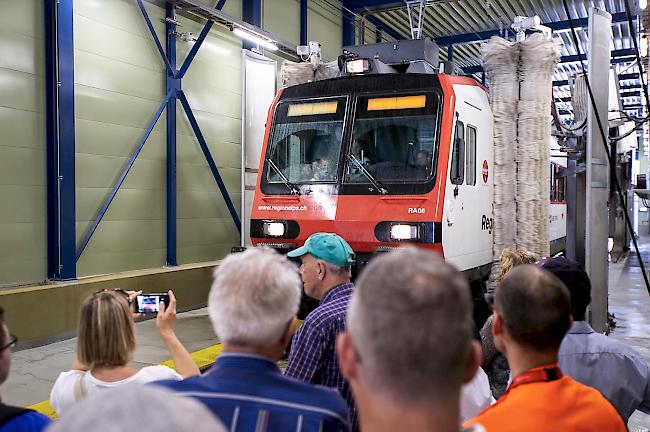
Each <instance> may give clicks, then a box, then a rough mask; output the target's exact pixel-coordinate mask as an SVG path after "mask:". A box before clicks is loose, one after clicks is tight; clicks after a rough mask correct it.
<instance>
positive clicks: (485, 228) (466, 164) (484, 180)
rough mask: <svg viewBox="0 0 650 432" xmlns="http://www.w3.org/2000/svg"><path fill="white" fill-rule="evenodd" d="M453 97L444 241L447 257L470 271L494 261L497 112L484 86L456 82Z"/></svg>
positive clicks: (443, 218) (448, 142)
mask: <svg viewBox="0 0 650 432" xmlns="http://www.w3.org/2000/svg"><path fill="white" fill-rule="evenodd" d="M451 82H452V83H453V81H451ZM453 94H454V96H455V109H454V120H453V129H452V130H453V135H452V137H451V139H450V140H449V141H447V144H446V145H448V146H449V147H450V157H449V160H448V161H447V165H446V167H445V168H446V170H447V172H448V173H449V175H448V176H447V179H446V180H445V181H446V188H445V189H446V193H445V196H444V211H443V217H442V241H443V249H444V253H445V259H447V260H448V261H450V262H451V263H453V264H454V265H456V267H458V268H459V269H460V270H468V269H474V268H479V267H481V266H486V265H488V264H489V263H490V262H491V260H492V237H493V226H494V225H493V217H492V211H493V205H492V200H493V174H492V167H493V135H492V112H491V110H490V105H489V102H488V98H487V94H486V93H485V91H484V89H483V88H482V87H480V86H478V85H475V84H473V83H471V84H466V83H463V82H461V83H453Z"/></svg>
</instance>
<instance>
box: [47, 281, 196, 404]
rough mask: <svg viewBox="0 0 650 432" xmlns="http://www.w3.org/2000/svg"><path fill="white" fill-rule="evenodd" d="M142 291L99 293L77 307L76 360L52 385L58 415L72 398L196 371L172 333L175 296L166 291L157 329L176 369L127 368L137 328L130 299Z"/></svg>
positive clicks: (78, 398) (191, 373) (190, 373)
mask: <svg viewBox="0 0 650 432" xmlns="http://www.w3.org/2000/svg"><path fill="white" fill-rule="evenodd" d="M138 294H140V292H126V291H122V290H104V291H98V292H96V293H94V294H93V295H91V296H90V297H88V298H87V299H86V300H85V301H84V303H83V304H82V306H81V313H80V317H79V328H78V338H77V360H75V362H74V363H73V365H72V367H71V368H70V370H69V371H68V372H62V373H61V374H60V375H59V377H58V378H57V380H56V382H55V383H54V387H53V388H52V393H51V394H50V402H51V404H52V407H53V408H54V410H55V411H56V412H57V414H58V415H59V416H61V415H63V414H64V413H65V412H66V411H68V410H69V409H70V407H72V406H73V405H74V404H75V403H76V402H78V401H80V400H82V399H84V398H85V397H86V396H87V395H92V394H94V393H96V392H100V391H102V390H105V389H110V388H114V387H119V386H122V385H125V384H129V383H138V384H144V383H148V382H152V381H158V380H165V379H166V380H169V379H172V380H180V379H182V378H183V377H187V376H191V375H198V374H199V373H200V372H199V369H198V367H197V366H196V364H195V363H194V361H193V360H192V357H191V356H190V354H189V352H188V351H187V350H186V349H185V347H183V345H182V344H181V342H180V341H179V340H178V338H177V337H176V334H175V333H174V324H175V322H176V298H175V297H174V293H173V292H171V291H169V307H167V308H165V306H164V303H161V304H160V311H159V312H158V316H157V317H156V327H157V328H158V332H159V333H160V336H161V338H162V340H163V342H164V343H165V345H166V346H167V349H168V350H169V353H170V354H171V357H172V359H173V360H174V364H175V365H176V370H177V371H178V372H176V371H174V370H173V369H171V368H169V367H167V366H146V367H143V368H142V369H139V370H138V369H134V368H132V367H129V366H128V363H129V362H130V361H131V360H132V358H133V353H134V351H135V326H134V322H133V317H134V315H133V312H132V311H131V306H130V302H131V300H132V299H133V298H135V296H136V295H138Z"/></svg>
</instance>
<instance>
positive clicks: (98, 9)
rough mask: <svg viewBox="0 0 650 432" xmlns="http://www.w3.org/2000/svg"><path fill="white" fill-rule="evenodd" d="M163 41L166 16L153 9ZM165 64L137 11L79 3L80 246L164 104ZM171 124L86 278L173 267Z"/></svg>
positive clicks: (96, 249) (109, 224)
mask: <svg viewBox="0 0 650 432" xmlns="http://www.w3.org/2000/svg"><path fill="white" fill-rule="evenodd" d="M145 6H146V9H147V11H148V12H149V14H150V17H151V21H152V23H153V25H154V27H155V28H156V30H157V32H158V35H159V37H162V36H163V35H164V25H163V23H162V22H161V21H160V19H161V18H162V17H163V16H164V11H162V10H161V9H160V8H158V7H156V6H154V5H151V4H149V3H146V2H145ZM164 86H165V82H164V68H163V62H162V59H160V58H159V55H158V52H157V50H156V47H155V45H154V42H153V39H152V38H151V35H150V34H149V31H148V30H147V28H146V24H145V22H144V19H143V17H142V15H141V13H140V11H139V9H138V7H137V4H136V3H135V2H133V1H128V0H112V1H111V2H110V5H108V4H107V3H106V2H101V1H88V0H77V1H75V110H76V112H75V115H76V151H77V154H76V181H77V185H76V186H77V241H79V240H80V239H81V238H82V237H83V236H84V234H85V232H86V230H87V229H88V227H89V226H90V224H91V222H92V220H94V218H95V217H96V214H97V212H98V209H99V207H100V206H101V204H102V202H103V201H104V199H105V198H106V196H107V195H108V194H109V192H110V189H111V187H112V186H113V184H114V183H115V181H116V180H117V178H118V176H119V174H120V172H121V171H122V168H123V167H124V166H125V164H126V163H127V161H128V158H129V156H130V154H131V152H132V151H133V149H134V148H135V146H136V145H137V143H138V141H139V140H140V138H141V136H142V135H143V133H144V130H145V128H146V127H147V125H148V124H149V122H150V121H151V119H152V118H153V115H154V113H155V111H156V109H157V108H158V107H159V105H160V102H161V101H162V98H163V97H164ZM165 158H166V155H165V116H164V114H163V115H162V116H161V117H160V119H159V120H158V123H157V124H156V127H155V128H154V131H153V132H152V134H151V135H150V137H149V139H148V140H147V142H146V143H145V147H144V149H143V150H142V152H141V154H140V156H139V157H138V159H137V160H136V161H135V163H134V164H133V167H132V168H131V171H130V173H129V175H128V176H127V177H126V179H125V181H124V183H123V184H122V187H121V188H120V190H119V191H118V193H117V195H116V196H115V199H114V200H113V202H112V203H111V206H110V207H109V208H108V211H107V212H106V214H105V216H104V218H103V219H102V222H101V223H100V224H99V226H98V227H97V230H96V231H95V233H94V235H93V237H92V238H91V240H90V242H89V243H88V246H87V247H86V249H85V251H84V253H83V254H82V256H81V258H80V259H79V261H78V263H77V274H78V275H79V276H87V275H95V274H105V273H114V272H119V271H126V270H134V269H141V268H149V267H160V266H162V265H163V264H164V263H165V252H164V247H165V244H164V242H165V239H164V233H165V211H164V208H165V194H164V187H165Z"/></svg>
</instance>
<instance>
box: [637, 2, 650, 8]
mask: <svg viewBox="0 0 650 432" xmlns="http://www.w3.org/2000/svg"><path fill="white" fill-rule="evenodd" d="M639 7H640V8H641V9H645V8H646V7H648V0H639Z"/></svg>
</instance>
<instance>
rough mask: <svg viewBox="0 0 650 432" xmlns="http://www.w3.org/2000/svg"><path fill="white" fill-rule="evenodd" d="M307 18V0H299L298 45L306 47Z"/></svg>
mask: <svg viewBox="0 0 650 432" xmlns="http://www.w3.org/2000/svg"><path fill="white" fill-rule="evenodd" d="M308 17H309V9H308V8H307V0H300V45H307V42H309V41H308V40H307V39H308V37H309V36H308V32H307V25H308V23H307V18H308Z"/></svg>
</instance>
